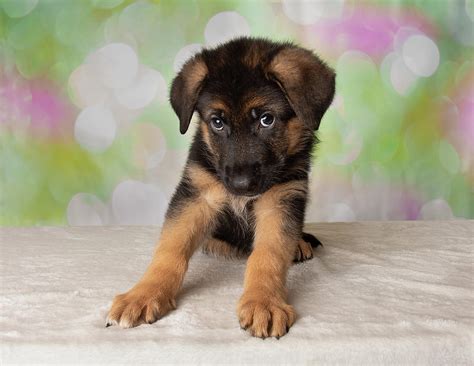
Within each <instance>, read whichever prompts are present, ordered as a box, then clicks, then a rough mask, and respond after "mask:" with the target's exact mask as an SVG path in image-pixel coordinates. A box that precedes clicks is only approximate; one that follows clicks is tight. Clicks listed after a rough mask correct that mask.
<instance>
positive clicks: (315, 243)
mask: <svg viewBox="0 0 474 366" xmlns="http://www.w3.org/2000/svg"><path fill="white" fill-rule="evenodd" d="M303 240H304V241H305V242H307V243H310V244H311V246H312V247H313V248H317V247H319V246H321V247H322V246H323V243H321V242H320V241H319V239H318V238H316V237H315V236H314V235H312V234H309V233H303Z"/></svg>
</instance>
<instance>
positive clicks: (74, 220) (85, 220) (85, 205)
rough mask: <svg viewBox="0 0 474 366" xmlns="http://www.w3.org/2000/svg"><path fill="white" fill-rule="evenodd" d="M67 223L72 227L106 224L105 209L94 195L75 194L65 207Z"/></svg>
mask: <svg viewBox="0 0 474 366" xmlns="http://www.w3.org/2000/svg"><path fill="white" fill-rule="evenodd" d="M66 214H67V221H68V223H69V225H72V226H97V225H104V224H107V222H106V221H107V207H106V206H105V204H104V203H103V202H102V201H101V200H100V199H98V198H97V197H96V196H95V195H93V194H90V193H77V194H76V195H74V196H73V197H72V198H71V200H70V201H69V204H68V206H67V213H66Z"/></svg>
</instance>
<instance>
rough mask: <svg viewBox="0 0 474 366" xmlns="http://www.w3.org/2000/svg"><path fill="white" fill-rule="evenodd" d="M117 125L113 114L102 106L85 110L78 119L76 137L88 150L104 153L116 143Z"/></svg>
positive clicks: (75, 130)
mask: <svg viewBox="0 0 474 366" xmlns="http://www.w3.org/2000/svg"><path fill="white" fill-rule="evenodd" d="M116 128H117V127H116V123H115V120H114V117H113V115H112V113H111V112H110V111H109V110H108V109H106V108H104V107H102V106H91V107H87V108H86V109H84V110H83V111H82V112H81V113H80V114H79V116H78V117H77V119H76V124H75V125H74V136H75V138H76V141H77V142H78V143H79V144H80V145H81V146H82V147H83V148H84V149H86V150H89V151H91V152H96V153H99V152H103V151H105V150H106V149H107V148H108V147H109V146H110V145H111V144H112V142H113V141H114V139H115V132H116Z"/></svg>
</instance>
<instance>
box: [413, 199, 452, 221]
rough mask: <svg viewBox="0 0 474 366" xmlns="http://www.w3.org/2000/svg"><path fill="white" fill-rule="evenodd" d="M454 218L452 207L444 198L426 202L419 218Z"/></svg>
mask: <svg viewBox="0 0 474 366" xmlns="http://www.w3.org/2000/svg"><path fill="white" fill-rule="evenodd" d="M453 218H454V215H453V211H452V210H451V207H450V206H449V204H448V202H446V201H445V200H444V199H442V198H438V199H435V200H432V201H428V202H426V203H425V204H424V205H423V206H422V207H421V210H420V213H419V215H418V219H421V220H452V219H453Z"/></svg>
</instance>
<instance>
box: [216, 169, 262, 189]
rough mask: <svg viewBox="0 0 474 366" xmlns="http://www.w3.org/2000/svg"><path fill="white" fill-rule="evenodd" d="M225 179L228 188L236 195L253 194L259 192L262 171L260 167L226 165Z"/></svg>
mask: <svg viewBox="0 0 474 366" xmlns="http://www.w3.org/2000/svg"><path fill="white" fill-rule="evenodd" d="M224 171H225V174H224V181H225V184H226V186H227V188H228V189H229V190H230V191H231V192H232V193H234V194H236V195H242V196H253V195H255V194H258V193H259V188H260V184H259V183H260V180H261V178H260V172H259V169H258V167H256V166H253V165H250V166H233V167H231V166H226V167H225V169H224Z"/></svg>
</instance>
